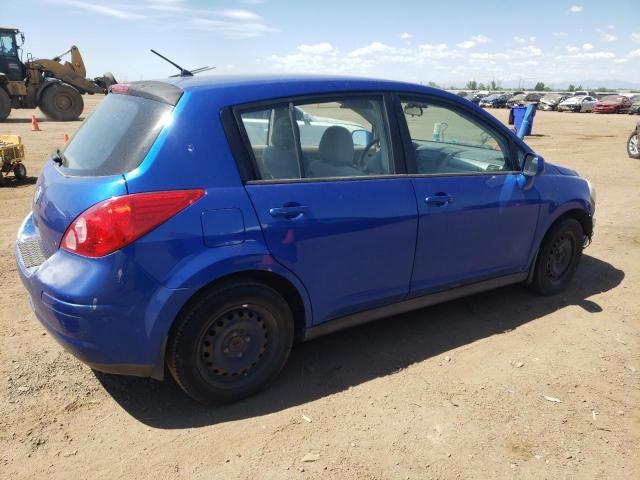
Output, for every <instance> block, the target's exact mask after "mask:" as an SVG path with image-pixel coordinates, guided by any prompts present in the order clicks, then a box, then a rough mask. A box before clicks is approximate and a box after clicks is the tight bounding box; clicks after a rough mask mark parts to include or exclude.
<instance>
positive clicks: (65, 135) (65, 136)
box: [62, 133, 69, 143]
mask: <svg viewBox="0 0 640 480" xmlns="http://www.w3.org/2000/svg"><path fill="white" fill-rule="evenodd" d="M62 140H64V143H67V142H68V141H69V135H67V134H66V133H65V134H64V136H63V137H62Z"/></svg>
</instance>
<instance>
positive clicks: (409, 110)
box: [404, 103, 427, 117]
mask: <svg viewBox="0 0 640 480" xmlns="http://www.w3.org/2000/svg"><path fill="white" fill-rule="evenodd" d="M425 108H427V105H421V104H418V103H408V104H407V105H405V107H404V114H405V115H408V116H410V117H421V116H422V115H423V114H424V109H425Z"/></svg>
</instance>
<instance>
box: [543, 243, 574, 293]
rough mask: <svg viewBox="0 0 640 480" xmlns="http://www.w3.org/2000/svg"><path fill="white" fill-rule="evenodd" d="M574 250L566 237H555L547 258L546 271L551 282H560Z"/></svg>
mask: <svg viewBox="0 0 640 480" xmlns="http://www.w3.org/2000/svg"><path fill="white" fill-rule="evenodd" d="M574 248H575V246H574V245H573V243H572V242H571V239H570V238H569V237H568V236H566V235H562V236H559V237H557V239H556V241H555V242H554V244H553V246H552V247H551V252H549V255H548V257H547V269H546V271H547V276H548V277H549V279H550V280H551V281H552V282H557V281H561V280H562V277H563V276H564V275H565V274H566V273H567V270H568V269H569V266H570V265H571V259H572V258H573V249H574Z"/></svg>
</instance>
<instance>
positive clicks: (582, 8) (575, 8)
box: [569, 5, 584, 13]
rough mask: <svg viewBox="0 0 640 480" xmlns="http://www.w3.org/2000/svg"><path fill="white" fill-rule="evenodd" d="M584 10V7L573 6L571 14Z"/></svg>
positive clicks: (570, 9)
mask: <svg viewBox="0 0 640 480" xmlns="http://www.w3.org/2000/svg"><path fill="white" fill-rule="evenodd" d="M582 10H584V7H583V6H582V5H571V6H570V7H569V12H571V13H580V12H581V11H582Z"/></svg>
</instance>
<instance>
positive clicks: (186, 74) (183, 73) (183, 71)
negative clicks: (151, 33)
mask: <svg viewBox="0 0 640 480" xmlns="http://www.w3.org/2000/svg"><path fill="white" fill-rule="evenodd" d="M151 52H152V53H155V54H156V55H158V56H159V57H160V58H161V59H163V60H166V61H167V62H169V63H170V64H171V65H173V66H174V67H176V68H177V69H178V70H180V76H181V77H193V73H192V72H190V71H189V70H186V69H184V68H182V67H181V66H180V65H178V64H177V63H175V62H172V61H171V60H169V59H168V58H167V57H165V56H164V55H161V54H159V53H158V52H156V51H155V50H154V49H153V48H152V49H151Z"/></svg>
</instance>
